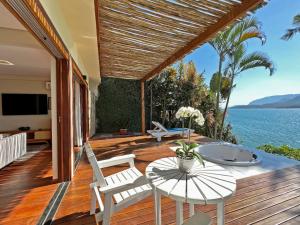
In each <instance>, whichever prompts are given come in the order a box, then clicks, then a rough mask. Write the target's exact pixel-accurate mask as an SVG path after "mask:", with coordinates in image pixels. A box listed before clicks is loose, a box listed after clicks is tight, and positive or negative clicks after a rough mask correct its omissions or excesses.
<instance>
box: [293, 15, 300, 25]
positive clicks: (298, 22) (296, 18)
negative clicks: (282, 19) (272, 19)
mask: <svg viewBox="0 0 300 225" xmlns="http://www.w3.org/2000/svg"><path fill="white" fill-rule="evenodd" d="M293 25H295V26H298V25H300V14H297V15H296V16H294V19H293Z"/></svg>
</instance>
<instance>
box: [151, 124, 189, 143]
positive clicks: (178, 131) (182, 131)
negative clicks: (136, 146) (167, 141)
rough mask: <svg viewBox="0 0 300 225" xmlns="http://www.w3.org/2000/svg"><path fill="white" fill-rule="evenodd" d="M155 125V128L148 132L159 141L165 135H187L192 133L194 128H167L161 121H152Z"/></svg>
mask: <svg viewBox="0 0 300 225" xmlns="http://www.w3.org/2000/svg"><path fill="white" fill-rule="evenodd" d="M152 123H153V125H154V126H155V127H154V129H153V130H147V133H148V134H150V135H152V136H153V137H155V138H156V139H157V141H161V138H162V137H164V136H173V135H181V136H183V137H184V136H187V135H188V133H189V132H190V133H191V134H192V133H193V132H194V130H189V129H188V128H171V129H167V128H165V127H164V126H163V125H162V124H161V123H159V122H156V121H152Z"/></svg>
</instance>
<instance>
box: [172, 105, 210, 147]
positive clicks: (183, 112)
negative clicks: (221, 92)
mask: <svg viewBox="0 0 300 225" xmlns="http://www.w3.org/2000/svg"><path fill="white" fill-rule="evenodd" d="M175 116H176V118H177V119H182V120H183V121H184V119H185V118H187V119H189V134H188V139H189V142H190V139H191V134H190V130H191V126H192V119H194V120H195V122H196V123H197V124H198V125H199V126H203V125H204V122H205V120H204V117H203V115H202V113H201V112H200V111H199V110H198V109H194V108H193V107H189V106H188V107H181V108H180V109H179V110H178V111H177V113H176V115H175Z"/></svg>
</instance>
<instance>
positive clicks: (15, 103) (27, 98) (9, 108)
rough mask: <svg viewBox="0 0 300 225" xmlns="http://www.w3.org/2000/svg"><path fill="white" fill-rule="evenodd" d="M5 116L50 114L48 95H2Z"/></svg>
mask: <svg viewBox="0 0 300 225" xmlns="http://www.w3.org/2000/svg"><path fill="white" fill-rule="evenodd" d="M2 114H3V115H43V114H44V115H45V114H48V97H47V95H46V94H4V93H3V94H2Z"/></svg>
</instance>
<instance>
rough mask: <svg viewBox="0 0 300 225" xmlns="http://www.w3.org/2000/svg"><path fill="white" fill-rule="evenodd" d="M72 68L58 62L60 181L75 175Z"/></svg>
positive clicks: (60, 61) (68, 62)
mask: <svg viewBox="0 0 300 225" xmlns="http://www.w3.org/2000/svg"><path fill="white" fill-rule="evenodd" d="M72 93H73V91H72V66H71V65H70V61H68V60H67V59H58V60H57V124H58V126H57V136H58V142H57V147H58V179H59V180H60V181H69V180H71V178H72V175H73V119H72V118H73V117H72V114H73V110H72V105H73V101H72V100H73V99H72V95H73V94H72Z"/></svg>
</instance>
